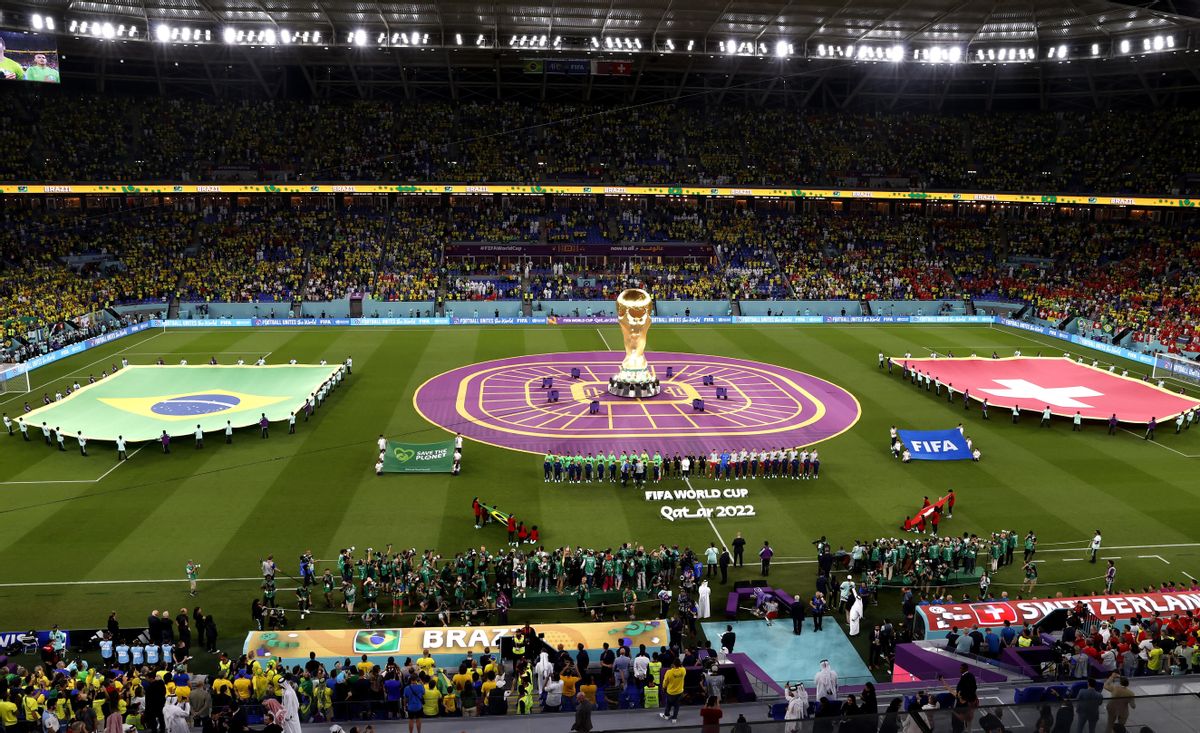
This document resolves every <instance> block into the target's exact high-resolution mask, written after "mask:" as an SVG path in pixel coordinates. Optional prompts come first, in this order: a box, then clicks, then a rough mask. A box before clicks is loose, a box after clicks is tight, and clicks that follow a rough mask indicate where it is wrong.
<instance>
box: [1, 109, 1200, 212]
mask: <svg viewBox="0 0 1200 733" xmlns="http://www.w3.org/2000/svg"><path fill="white" fill-rule="evenodd" d="M38 92H40V93H38ZM6 97H7V101H10V102H11V103H10V104H8V105H6V111H5V112H4V113H2V115H3V116H0V129H35V130H38V131H39V134H38V135H37V136H36V137H35V138H30V139H22V140H20V141H19V143H18V144H14V145H5V146H3V147H0V151H2V152H0V156H2V157H0V179H6V180H44V181H66V180H80V181H82V180H126V181H145V180H172V181H176V180H222V179H225V180H235V179H236V180H245V179H256V180H262V179H278V178H283V177H286V178H290V179H302V180H395V181H418V180H419V181H429V180H435V181H466V182H480V181H486V182H524V181H554V180H584V181H602V182H606V183H620V184H638V183H643V184H644V183H659V184H672V183H695V184H702V185H708V184H723V183H728V184H771V185H785V186H789V187H796V186H801V187H802V186H806V185H813V184H823V185H836V186H850V185H869V186H887V187H892V188H902V189H903V188H909V187H917V188H922V187H925V188H937V187H941V188H960V189H980V190H1023V191H1086V192H1117V193H1119V192H1128V191H1136V192H1140V193H1147V194H1151V193H1171V192H1179V191H1183V190H1185V189H1186V188H1187V187H1188V186H1189V185H1190V184H1189V180H1188V174H1194V173H1197V172H1200V146H1198V145H1196V144H1194V143H1193V142H1192V137H1193V136H1192V135H1190V131H1191V130H1192V129H1193V128H1194V127H1195V126H1196V124H1197V121H1198V119H1197V115H1200V112H1197V111H1195V110H1187V109H1155V110H1150V111H1142V110H1139V111H1136V112H1134V111H1128V112H1127V111H1109V112H1092V113H1069V114H1068V113H1050V112H1024V113H1010V114H1000V113H988V114H962V115H954V114H866V113H851V112H846V111H838V112H835V113H831V112H820V111H814V112H806V113H803V114H797V113H795V112H794V111H793V110H783V109H758V108H755V109H743V108H740V107H736V106H733V107H720V106H709V107H700V106H689V105H670V104H662V105H654V106H638V107H634V108H627V109H621V108H618V109H613V108H608V107H602V106H596V105H587V104H565V105H564V104H544V105H529V104H526V103H521V102H516V101H513V102H501V101H493V102H488V103H486V104H482V103H474V102H472V103H463V104H450V103H443V102H434V101H427V102H421V103H412V102H405V103H403V104H399V103H396V104H393V103H388V102H375V101H356V102H347V103H338V102H333V103H331V102H321V101H282V100H277V101H270V102H261V101H257V100H255V101H247V100H199V99H189V100H179V99H161V98H154V97H152V98H137V97H120V96H113V95H88V96H80V95H78V94H73V93H71V92H69V91H67V90H61V89H54V90H49V93H47V92H46V90H33V91H29V90H20V91H17V90H14V91H12V92H9V93H7V94H6ZM89 119H104V120H105V121H106V123H107V124H106V125H105V127H104V130H103V131H100V130H99V129H98V128H96V126H94V125H89V124H87V122H88V120H89ZM114 128H115V130H114ZM100 136H103V140H101V139H100ZM101 142H103V144H100V143H101Z"/></svg>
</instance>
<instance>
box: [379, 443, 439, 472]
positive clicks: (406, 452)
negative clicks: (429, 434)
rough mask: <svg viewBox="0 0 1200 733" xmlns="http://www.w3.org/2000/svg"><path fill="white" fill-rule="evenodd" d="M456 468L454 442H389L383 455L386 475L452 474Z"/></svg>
mask: <svg viewBox="0 0 1200 733" xmlns="http://www.w3.org/2000/svg"><path fill="white" fill-rule="evenodd" d="M453 467H454V441H453V440H446V441H443V442H441V443H396V442H393V441H391V440H389V441H388V444H387V450H386V451H384V454H383V472H384V473H450V469H451V468H453Z"/></svg>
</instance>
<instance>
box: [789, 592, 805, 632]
mask: <svg viewBox="0 0 1200 733" xmlns="http://www.w3.org/2000/svg"><path fill="white" fill-rule="evenodd" d="M801 631H804V601H803V600H801V599H800V598H797V599H796V600H795V601H793V602H792V633H793V634H795V635H796V636H799V635H800V632H801Z"/></svg>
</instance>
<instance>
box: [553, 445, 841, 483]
mask: <svg viewBox="0 0 1200 733" xmlns="http://www.w3.org/2000/svg"><path fill="white" fill-rule="evenodd" d="M693 471H695V474H693ZM606 475H607V478H606ZM693 475H695V476H697V477H706V478H711V479H713V480H716V481H720V480H722V479H724V480H725V481H730V480H735V481H737V480H742V479H751V480H756V479H760V478H762V479H773V478H786V479H792V480H807V479H810V478H811V479H818V478H820V476H821V457H820V455H819V454H818V453H817V450H816V449H815V448H814V449H813V450H811V451H810V450H809V449H808V448H800V449H797V448H790V449H789V448H779V449H777V450H762V451H756V450H750V451H747V450H745V449H742V450H734V451H729V450H725V451H720V452H718V451H712V452H711V453H709V455H708V458H707V459H705V457H704V456H690V455H688V456H681V455H679V454H678V453H676V454H675V455H674V457H667V458H664V457H663V456H662V454H661V453H659V452H658V451H655V452H654V454H653V455H650V454H649V453H647V452H646V451H645V450H643V451H642V452H641V453H637V452H630V453H624V452H622V453H621V454H620V455H619V456H618V455H616V454H615V453H613V452H611V451H610V452H609V453H608V455H607V456H606V455H604V454H603V453H599V454H596V455H592V454H591V453H588V454H587V455H582V454H579V453H577V454H575V455H574V456H572V455H558V454H555V453H546V454H545V455H544V456H543V457H542V481H543V482H544V483H551V482H553V483H563V482H566V483H570V484H579V483H589V484H590V483H601V482H604V481H605V480H607V481H608V482H609V483H617V482H618V481H620V483H621V486H628V485H629V482H630V481H633V483H634V486H638V487H640V486H642V485H644V484H645V483H646V481H648V480H649V481H651V482H653V483H659V482H661V481H662V480H663V479H664V478H679V479H689V478H691V477H692V476H693Z"/></svg>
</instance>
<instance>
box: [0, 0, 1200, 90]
mask: <svg viewBox="0 0 1200 733" xmlns="http://www.w3.org/2000/svg"><path fill="white" fill-rule="evenodd" d="M1197 14H1200V8H1197V6H1196V2H1195V0H1160V1H1158V2H1153V3H1152V4H1150V5H1145V4H1141V5H1135V4H1131V3H1123V2H1114V1H1112V0H554V1H553V2H549V3H544V4H540V3H530V2H478V1H476V0H428V1H425V2H388V1H386V0H378V1H373V2H360V1H355V0H18V2H17V4H16V11H15V12H11V11H10V12H6V13H5V14H4V16H3V19H2V22H3V24H4V25H5V26H7V27H20V28H22V29H26V30H36V31H41V32H54V33H56V34H58V35H59V37H60V48H61V49H62V50H63V51H64V52H65V53H66V54H67V57H68V58H67V62H66V63H65V64H64V66H65V67H66V69H65V71H66V72H67V73H66V74H65V76H66V77H67V78H68V79H69V78H71V77H72V76H73V77H75V78H76V79H78V78H88V79H94V80H95V81H96V83H97V85H98V86H101V87H102V88H103V87H104V86H105V85H106V84H108V83H114V84H118V85H119V84H121V83H123V82H135V83H146V82H151V83H154V84H157V85H159V86H160V87H165V86H166V85H176V84H184V85H192V86H195V87H197V91H200V92H201V93H204V92H205V90H206V89H207V91H208V92H209V93H217V94H219V93H221V87H222V86H227V85H230V84H244V85H246V86H248V87H250V88H251V89H252V90H253V93H255V94H260V95H265V96H278V95H281V94H295V93H298V92H303V91H304V90H303V87H308V89H307V92H306V93H311V94H313V95H314V96H318V97H337V96H349V97H356V96H358V97H379V96H385V97H386V96H389V95H392V96H397V97H401V98H406V99H408V98H413V97H414V96H418V95H425V94H434V95H441V96H448V97H453V98H459V96H460V95H464V94H465V95H479V96H485V97H487V96H490V97H493V98H494V97H496V96H501V97H508V98H524V99H533V100H536V99H547V98H563V97H566V98H574V99H585V100H591V99H592V98H593V97H594V96H597V97H612V98H614V99H619V100H622V101H630V100H638V99H641V100H642V101H645V100H647V99H654V98H664V97H665V98H671V97H675V98H678V97H682V96H684V95H692V94H696V93H700V94H703V95H706V96H707V95H715V96H716V97H719V98H721V99H722V100H727V98H728V97H729V96H730V95H732V96H733V98H734V99H736V100H738V101H739V102H745V103H752V104H766V103H779V102H781V101H782V102H783V103H785V104H798V105H799V106H807V105H819V106H836V107H843V108H844V107H850V106H851V105H854V106H863V105H867V106H870V107H883V108H888V109H891V108H896V107H901V108H903V107H905V106H908V105H915V106H917V107H922V108H926V109H928V108H931V107H932V108H941V107H942V106H943V105H945V104H946V103H947V102H949V103H950V104H952V105H954V104H958V103H960V102H967V103H968V104H969V105H971V106H975V107H987V108H991V107H993V106H995V105H997V104H1000V105H1005V104H1008V103H1009V102H1011V103H1013V104H1014V105H1018V106H1029V105H1030V104H1034V105H1037V106H1041V107H1048V106H1051V105H1062V106H1072V105H1073V106H1086V107H1108V106H1111V105H1112V104H1113V103H1114V102H1113V99H1116V98H1120V99H1125V100H1130V99H1132V98H1136V101H1135V102H1133V103H1134V104H1140V105H1144V104H1146V103H1150V104H1154V105H1158V104H1161V103H1163V102H1164V101H1168V100H1172V99H1174V98H1175V97H1177V96H1178V95H1181V94H1194V93H1196V92H1197V91H1200V20H1197ZM72 57H74V59H75V60H77V61H78V62H80V63H79V64H76V63H73V62H72ZM570 61H573V62H575V63H566V62H570ZM606 61H614V62H619V63H620V64H621V65H620V67H619V68H616V69H614V67H612V66H608V65H604V62H606ZM593 62H596V63H593ZM597 63H599V64H600V66H597ZM77 66H78V67H82V68H72V67H77ZM113 66H115V67H116V68H110V67H113Z"/></svg>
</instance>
